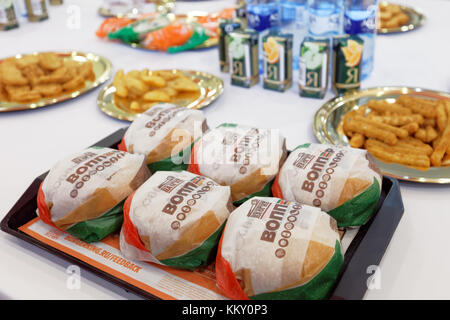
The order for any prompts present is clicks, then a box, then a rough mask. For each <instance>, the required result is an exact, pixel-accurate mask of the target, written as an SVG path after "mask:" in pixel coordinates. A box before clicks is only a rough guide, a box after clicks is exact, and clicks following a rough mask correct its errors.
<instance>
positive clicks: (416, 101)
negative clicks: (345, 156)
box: [342, 95, 450, 170]
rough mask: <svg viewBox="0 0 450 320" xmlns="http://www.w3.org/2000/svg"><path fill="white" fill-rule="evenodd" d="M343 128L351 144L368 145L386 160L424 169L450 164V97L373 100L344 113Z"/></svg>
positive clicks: (373, 151)
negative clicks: (442, 98) (441, 98)
mask: <svg viewBox="0 0 450 320" xmlns="http://www.w3.org/2000/svg"><path fill="white" fill-rule="evenodd" d="M361 110H362V111H361ZM342 129H343V131H344V133H345V135H346V136H347V137H348V138H349V144H350V146H351V147H354V148H365V149H367V150H368V151H369V152H370V153H372V155H373V156H375V157H376V158H378V159H380V160H382V161H384V162H388V163H392V162H395V163H399V164H403V165H406V166H410V167H414V168H418V169H420V170H427V169H428V168H430V166H450V101H449V100H439V101H438V100H431V99H425V98H418V97H414V96H410V95H400V96H399V97H398V98H397V99H396V100H395V101H389V102H388V101H383V100H369V101H368V102H367V104H366V105H364V106H361V107H359V108H358V109H355V110H353V111H350V112H349V113H347V114H346V115H345V116H344V118H343V120H342Z"/></svg>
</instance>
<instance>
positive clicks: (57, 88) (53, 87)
mask: <svg viewBox="0 0 450 320" xmlns="http://www.w3.org/2000/svg"><path fill="white" fill-rule="evenodd" d="M33 89H34V90H36V91H38V92H39V93H40V94H41V95H42V96H44V97H52V96H56V95H58V94H60V93H61V92H62V91H63V88H62V86H61V85H60V84H58V83H46V84H38V85H37V86H35V87H34V88H33Z"/></svg>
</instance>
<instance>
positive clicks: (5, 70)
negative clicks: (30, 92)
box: [0, 62, 28, 86]
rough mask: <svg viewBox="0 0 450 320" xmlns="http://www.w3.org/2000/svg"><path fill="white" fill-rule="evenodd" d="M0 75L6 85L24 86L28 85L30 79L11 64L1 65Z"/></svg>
mask: <svg viewBox="0 0 450 320" xmlns="http://www.w3.org/2000/svg"><path fill="white" fill-rule="evenodd" d="M0 73H1V78H2V82H3V83H4V84H6V85H12V86H23V85H26V84H28V79H27V78H26V77H24V76H23V75H22V72H20V70H19V69H18V68H17V67H16V66H15V65H11V64H4V62H3V63H1V64H0Z"/></svg>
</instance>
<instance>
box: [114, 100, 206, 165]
mask: <svg viewBox="0 0 450 320" xmlns="http://www.w3.org/2000/svg"><path fill="white" fill-rule="evenodd" d="M207 129H208V125H207V124H206V119H205V117H204V115H203V113H202V112H201V111H200V110H192V109H188V108H185V107H177V106H175V105H172V104H168V103H161V104H158V105H156V106H154V107H152V108H150V109H148V110H147V111H146V112H144V113H142V114H141V116H139V117H138V118H136V120H134V121H133V122H132V123H131V125H130V126H129V128H128V129H127V131H126V132H125V135H124V137H123V139H122V142H121V143H120V145H119V149H120V150H123V151H127V152H129V153H137V154H142V155H144V156H145V157H146V162H147V165H148V167H149V169H150V171H152V172H156V171H158V170H166V171H171V170H186V169H187V167H188V162H189V158H190V153H191V146H192V144H193V143H194V141H195V140H197V139H198V138H199V137H200V136H201V135H202V134H203V133H204V132H205V131H206V130H207Z"/></svg>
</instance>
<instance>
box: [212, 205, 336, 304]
mask: <svg viewBox="0 0 450 320" xmlns="http://www.w3.org/2000/svg"><path fill="white" fill-rule="evenodd" d="M342 264H343V256H342V253H341V248H340V241H339V234H338V231H337V226H336V221H335V220H334V219H333V218H332V217H330V216H329V215H328V214H326V213H325V212H323V211H321V210H320V209H319V208H315V207H311V206H307V205H303V204H299V203H296V202H291V201H286V200H282V199H278V198H270V197H254V198H252V199H251V200H248V201H246V202H245V203H244V204H242V205H241V206H240V207H239V208H237V209H236V210H235V211H234V212H233V214H232V215H230V217H229V218H228V221H227V224H226V226H225V230H224V232H223V234H222V238H221V240H220V244H219V249H218V254H217V259H216V278H217V283H218V285H219V287H220V288H221V289H222V290H223V291H224V293H225V295H226V296H227V297H229V298H231V299H325V298H327V297H328V296H329V293H330V290H331V289H332V287H333V285H334V283H335V281H336V278H337V276H338V274H339V272H340V269H341V266H342Z"/></svg>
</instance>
